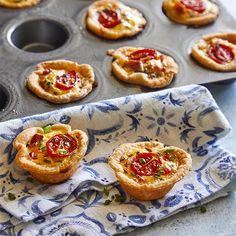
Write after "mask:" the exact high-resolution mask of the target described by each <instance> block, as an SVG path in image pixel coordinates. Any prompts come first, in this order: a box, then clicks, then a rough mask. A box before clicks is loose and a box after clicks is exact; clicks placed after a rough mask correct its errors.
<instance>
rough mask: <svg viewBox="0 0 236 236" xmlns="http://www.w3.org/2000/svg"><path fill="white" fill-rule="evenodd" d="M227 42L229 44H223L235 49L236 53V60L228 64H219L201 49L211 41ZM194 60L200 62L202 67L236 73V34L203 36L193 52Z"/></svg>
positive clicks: (235, 52)
mask: <svg viewBox="0 0 236 236" xmlns="http://www.w3.org/2000/svg"><path fill="white" fill-rule="evenodd" d="M214 39H215V40H227V41H228V42H225V41H224V42H223V41H222V42H223V44H226V45H228V46H230V47H232V49H233V53H234V60H233V61H231V62H230V63H227V64H219V63H217V62H215V61H214V60H212V59H211V58H209V57H208V56H207V55H206V54H205V53H204V52H203V51H202V50H201V49H200V46H201V45H202V44H207V43H208V42H209V41H211V40H214ZM191 54H192V56H193V58H194V59H195V60H196V61H197V62H199V63H200V64H201V65H202V66H204V67H206V68H208V69H211V70H215V71H222V72H227V71H236V33H234V32H230V33H215V34H208V35H205V36H203V37H202V38H201V39H200V40H199V42H197V43H196V44H195V45H194V46H193V48H192V52H191Z"/></svg>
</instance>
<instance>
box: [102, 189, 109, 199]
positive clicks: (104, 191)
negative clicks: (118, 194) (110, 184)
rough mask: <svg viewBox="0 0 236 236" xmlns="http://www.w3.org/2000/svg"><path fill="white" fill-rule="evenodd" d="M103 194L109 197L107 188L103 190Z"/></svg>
mask: <svg viewBox="0 0 236 236" xmlns="http://www.w3.org/2000/svg"><path fill="white" fill-rule="evenodd" d="M103 193H104V194H105V195H106V196H107V197H108V196H109V190H108V189H107V188H104V189H103Z"/></svg>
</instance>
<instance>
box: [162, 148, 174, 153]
mask: <svg viewBox="0 0 236 236" xmlns="http://www.w3.org/2000/svg"><path fill="white" fill-rule="evenodd" d="M164 152H165V153H173V152H174V149H166V150H165V151H164Z"/></svg>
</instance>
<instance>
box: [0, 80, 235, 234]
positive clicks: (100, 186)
mask: <svg viewBox="0 0 236 236" xmlns="http://www.w3.org/2000/svg"><path fill="white" fill-rule="evenodd" d="M55 122H61V123H66V124H70V125H71V126H72V128H73V129H75V128H79V129H82V130H84V131H85V132H87V134H88V135H89V145H88V151H87V155H86V156H85V158H84V159H83V160H82V162H81V165H80V167H79V169H78V171H77V172H76V174H75V175H74V176H73V177H72V178H71V179H70V180H68V181H67V182H65V183H62V184H58V185H42V184H40V183H38V182H37V181H35V180H34V179H32V178H31V177H30V175H29V174H28V173H27V172H25V171H22V170H20V169H19V168H17V166H16V165H15V163H14V157H15V150H13V148H12V144H11V142H12V140H13V139H14V137H15V136H16V135H17V134H18V133H19V132H20V131H21V130H23V129H24V128H27V127H31V126H44V125H46V124H48V123H55ZM229 131H230V125H229V124H228V122H227V120H226V119H225V117H224V115H223V114H222V113H221V111H220V110H219V108H218V106H217V104H216V103H215V101H214V99H213V98H212V96H211V94H210V93H209V92H208V90H207V89H206V88H204V87H202V86H198V85H192V86H185V87H181V88H175V89H168V90H164V91H159V92H154V93H146V94H139V95H133V96H128V97H122V98H118V99H113V100H107V101H101V102H97V103H92V104H86V105H81V106H78V107H72V108H67V109H62V110H58V111H55V112H50V113H46V114H41V115H37V116H31V117H26V118H21V119H16V120H11V121H7V122H4V123H1V124H0V146H1V151H0V157H1V159H0V182H1V185H0V186H1V187H0V212H1V214H0V230H4V231H2V232H3V233H5V234H7V235H31V234H32V235H58V234H60V235H66V233H70V234H73V233H75V232H80V233H84V234H85V235H103V234H104V235H110V234H114V233H117V232H126V231H129V230H131V229H133V228H135V227H141V226H145V225H148V224H150V223H153V222H155V221H157V220H159V219H162V218H164V217H167V216H169V215H171V214H174V213H176V212H179V211H182V210H185V209H187V208H190V207H193V206H196V205H197V204H200V203H201V201H209V200H211V199H214V198H216V197H217V196H220V195H219V194H218V195H217V193H218V192H219V191H220V190H221V189H222V188H223V187H224V186H226V185H227V184H228V183H230V181H232V179H233V178H235V177H236V171H235V169H233V165H235V163H236V158H235V156H233V155H232V154H230V153H228V152H227V151H225V150H224V149H222V148H221V147H219V146H218V145H216V141H217V140H218V139H219V138H221V137H223V136H225V135H226V134H227V133H228V132H229ZM146 140H158V141H161V142H163V143H165V144H168V145H175V146H178V147H181V148H183V149H185V150H187V151H188V152H190V153H191V154H192V157H193V169H192V171H190V173H189V174H188V175H187V176H186V177H185V178H184V179H183V180H181V181H180V182H178V183H177V184H176V185H175V186H174V188H173V189H172V190H171V191H170V192H169V193H168V194H167V195H166V196H165V197H164V198H162V199H160V200H156V201H147V202H142V201H138V200H135V199H133V198H131V197H130V196H129V195H128V194H126V193H125V192H124V191H123V190H122V188H121V187H120V186H119V184H118V183H117V182H116V178H115V176H114V173H113V171H112V170H111V169H110V168H109V166H108V164H107V157H108V155H109V154H110V153H111V152H112V150H113V149H114V148H115V147H117V146H118V145H119V144H121V143H125V142H136V141H146ZM104 187H107V189H109V195H108V193H107V192H106V194H104V193H103V190H104ZM9 193H11V197H12V196H14V197H15V198H16V199H14V200H9V197H8V195H9ZM222 194H224V193H222ZM107 195H108V196H107ZM120 199H122V202H120ZM107 200H108V201H107ZM108 203H109V205H107V204H108ZM23 221H25V223H24V222H23Z"/></svg>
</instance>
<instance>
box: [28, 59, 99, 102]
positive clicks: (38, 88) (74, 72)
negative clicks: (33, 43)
mask: <svg viewBox="0 0 236 236" xmlns="http://www.w3.org/2000/svg"><path fill="white" fill-rule="evenodd" d="M94 81H95V76H94V72H93V69H92V67H91V66H90V65H87V64H78V63H76V62H73V61H67V60H55V61H46V62H42V63H40V64H38V65H37V67H36V70H35V71H33V72H32V73H31V74H30V75H29V76H28V77H27V82H26V86H27V87H28V89H30V90H31V91H32V92H33V93H34V94H36V95H37V96H38V97H40V98H42V99H45V100H47V101H49V102H52V103H69V102H72V101H76V100H79V99H81V98H83V97H85V96H87V95H88V94H89V93H90V92H91V91H92V89H93V85H94Z"/></svg>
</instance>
